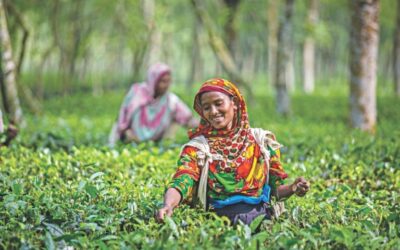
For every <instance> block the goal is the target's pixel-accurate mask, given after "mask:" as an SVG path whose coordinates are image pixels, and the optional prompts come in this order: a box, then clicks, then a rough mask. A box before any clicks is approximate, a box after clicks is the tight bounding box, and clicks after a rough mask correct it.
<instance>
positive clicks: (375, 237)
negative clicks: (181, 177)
mask: <svg viewBox="0 0 400 250" xmlns="http://www.w3.org/2000/svg"><path fill="white" fill-rule="evenodd" d="M121 95H122V93H107V95H104V96H98V97H90V96H87V95H86V96H85V95H76V96H72V97H64V98H54V99H51V100H48V101H47V102H46V104H45V106H46V109H45V110H46V111H45V113H44V114H43V115H42V116H41V117H28V121H27V123H28V127H26V128H24V129H23V130H22V134H21V137H20V138H18V141H17V143H14V144H13V146H12V147H10V148H0V166H1V167H0V248H4V249H10V248H48V249H56V248H65V247H68V246H72V247H75V248H100V249H107V248H110V249H121V248H123V249H127V248H129V249H132V248H133V249H136V248H138V249H141V248H144V249H148V248H150V249H160V248H165V249H181V248H186V249H208V248H220V249H257V248H259V247H260V248H262V247H267V248H272V249H288V248H292V249H298V248H301V249H331V248H333V249H343V248H351V249H364V248H371V249H378V248H382V247H383V248H384V249H395V248H397V247H398V246H399V244H400V227H399V225H400V216H399V214H400V207H399V204H400V195H399V192H398V190H399V189H400V173H399V166H400V150H399V148H400V142H399V140H398V138H399V137H400V133H399V130H398V124H399V123H400V110H399V109H398V108H396V107H399V100H398V99H394V98H388V97H382V98H379V102H378V104H379V105H378V108H379V112H378V114H379V125H378V128H377V135H376V136H369V135H366V134H364V133H361V132H359V131H351V130H349V129H348V127H347V125H346V123H347V104H346V103H347V98H345V97H344V96H343V95H324V94H321V95H314V96H309V97H305V96H301V95H300V96H295V97H294V100H293V107H294V109H295V110H294V114H295V116H294V117H292V118H290V119H283V118H280V117H278V116H276V115H275V113H274V112H273V100H272V98H271V96H258V97H257V100H256V101H255V102H254V103H255V104H254V105H253V106H251V107H249V111H250V119H251V123H252V125H253V126H254V127H263V128H266V129H270V130H272V131H273V132H274V133H276V135H277V138H278V140H279V141H280V142H282V143H283V144H284V145H286V147H285V150H284V151H283V161H284V166H285V168H286V170H287V172H288V173H289V176H290V179H289V180H288V181H289V182H290V181H292V180H293V179H294V178H295V177H296V176H299V175H303V176H305V177H306V178H308V179H309V180H310V181H311V183H312V184H311V185H312V189H311V191H310V193H309V194H307V195H306V197H305V198H298V197H292V198H290V199H289V200H287V201H286V208H287V210H288V211H287V213H285V214H284V215H283V216H282V217H281V218H280V219H279V220H277V221H274V222H272V221H263V222H261V221H258V220H257V221H255V222H254V223H252V224H251V225H250V226H246V225H238V226H237V227H233V226H231V225H229V223H228V221H227V219H226V218H219V217H217V216H216V215H214V214H212V213H205V212H202V211H200V210H197V209H192V208H189V207H187V206H184V205H182V206H180V207H179V208H178V209H177V210H176V211H175V214H174V216H173V217H172V218H168V219H166V221H165V223H164V224H158V223H156V221H155V220H154V218H153V214H154V211H156V209H157V208H158V207H160V206H161V204H162V199H163V198H162V196H163V193H164V189H165V186H166V184H167V183H168V181H169V180H170V178H171V176H172V174H173V173H174V171H175V168H176V160H177V155H178V153H179V150H180V148H179V145H176V144H173V143H170V142H169V143H163V144H159V145H157V144H154V143H147V144H140V145H139V146H136V147H133V146H130V145H126V146H123V145H119V146H118V147H117V148H115V149H109V148H107V147H105V146H104V144H105V142H106V138H107V133H108V131H109V129H110V127H111V124H112V122H113V120H114V119H115V115H116V112H117V110H118V106H119V103H120V99H121ZM187 101H189V100H187ZM183 142H185V136H184V131H181V134H179V137H178V139H177V141H176V142H175V143H178V144H181V143H183Z"/></svg>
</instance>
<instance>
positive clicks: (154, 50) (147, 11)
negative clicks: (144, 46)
mask: <svg viewBox="0 0 400 250" xmlns="http://www.w3.org/2000/svg"><path fill="white" fill-rule="evenodd" d="M142 8H143V16H144V20H145V22H146V24H147V29H148V31H149V39H148V44H149V45H148V54H147V65H151V64H153V63H156V62H158V61H159V60H160V56H161V41H162V34H161V33H160V31H159V30H158V29H157V27H156V23H155V8H156V3H155V1H154V0H142Z"/></svg>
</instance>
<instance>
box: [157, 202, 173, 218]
mask: <svg viewBox="0 0 400 250" xmlns="http://www.w3.org/2000/svg"><path fill="white" fill-rule="evenodd" d="M173 212H174V209H173V208H172V207H171V206H168V205H165V206H164V207H163V208H161V209H159V210H158V212H157V215H156V219H157V221H158V222H162V221H164V218H165V216H168V217H171V216H172V213H173Z"/></svg>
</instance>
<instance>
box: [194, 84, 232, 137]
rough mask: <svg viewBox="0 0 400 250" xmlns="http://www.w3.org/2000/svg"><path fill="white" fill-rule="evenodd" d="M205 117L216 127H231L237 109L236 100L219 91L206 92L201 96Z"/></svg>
mask: <svg viewBox="0 0 400 250" xmlns="http://www.w3.org/2000/svg"><path fill="white" fill-rule="evenodd" d="M200 101H201V110H202V112H203V116H204V118H205V119H206V120H207V121H208V122H209V123H210V124H211V126H213V128H215V129H231V128H232V124H233V117H234V116H235V112H236V110H237V106H236V105H235V102H234V101H233V100H232V99H231V98H230V97H229V96H228V95H226V94H223V93H221V92H218V91H211V92H205V93H203V94H202V95H201V97H200Z"/></svg>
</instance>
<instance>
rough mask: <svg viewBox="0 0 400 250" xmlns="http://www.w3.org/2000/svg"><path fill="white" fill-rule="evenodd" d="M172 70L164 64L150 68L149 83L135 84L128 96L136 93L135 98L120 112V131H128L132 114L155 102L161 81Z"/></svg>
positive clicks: (148, 73) (124, 105) (148, 72)
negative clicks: (155, 95) (156, 90)
mask: <svg viewBox="0 0 400 250" xmlns="http://www.w3.org/2000/svg"><path fill="white" fill-rule="evenodd" d="M170 72H171V69H170V67H169V66H168V65H166V64H164V63H156V64H153V65H152V66H150V68H149V70H148V71H147V81H146V82H143V83H140V84H133V85H132V87H131V89H130V90H129V93H128V96H129V95H130V94H132V93H134V98H131V99H130V100H128V103H124V104H123V106H122V107H121V110H120V115H119V118H118V131H119V132H122V131H124V130H125V129H127V128H128V127H129V125H130V123H131V118H132V114H133V113H134V111H135V110H137V109H138V108H139V107H141V106H143V105H146V104H149V103H150V102H152V101H154V92H155V89H156V87H157V84H158V82H159V80H160V79H161V78H162V77H163V76H164V75H165V74H167V73H170Z"/></svg>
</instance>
